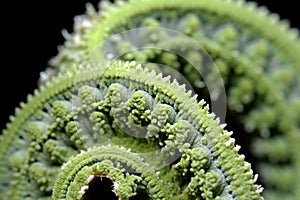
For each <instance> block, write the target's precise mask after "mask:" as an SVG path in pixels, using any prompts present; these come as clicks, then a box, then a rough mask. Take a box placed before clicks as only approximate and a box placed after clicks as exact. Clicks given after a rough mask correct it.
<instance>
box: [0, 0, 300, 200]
mask: <svg viewBox="0 0 300 200" xmlns="http://www.w3.org/2000/svg"><path fill="white" fill-rule="evenodd" d="M241 16H247V17H241ZM63 34H64V36H65V38H66V42H65V44H64V45H63V46H61V47H60V51H59V54H58V55H57V56H55V57H54V58H53V59H52V60H51V67H49V68H47V69H45V71H44V72H43V73H42V74H43V76H42V77H41V79H40V80H39V88H38V89H37V90H35V91H34V94H33V95H29V96H28V100H27V102H26V103H21V104H20V107H19V108H17V109H16V114H15V116H14V117H11V119H10V121H11V122H10V123H8V124H7V128H6V129H5V130H3V135H2V136H1V137H0V196H1V198H2V197H3V198H4V199H28V200H29V199H83V200H86V199H96V198H97V197H98V198H99V197H103V196H105V197H107V199H122V200H126V199H130V200H134V199H199V200H200V199H240V200H244V199H245V200H248V199H264V198H266V199H291V200H292V199H297V197H299V196H300V190H299V188H300V182H299V181H298V178H297V177H300V156H299V155H298V152H299V151H300V149H299V148H300V147H299V145H298V143H299V141H300V135H299V124H300V121H299V118H298V116H297V113H299V112H300V98H299V91H300V88H299V87H300V84H299V79H300V77H299V76H298V74H299V72H300V58H299V56H298V55H299V52H300V40H299V36H298V30H292V29H290V28H289V26H288V24H287V22H284V21H279V19H278V18H277V15H274V14H270V13H269V12H268V11H267V10H266V9H264V8H258V7H256V6H255V5H254V4H250V3H246V2H244V1H242V0H236V1H234V0H231V1H230V0H226V1H225V0H210V1H207V0H198V1H190V2H185V1H182V0H173V1H167V0H161V1H158V0H157V1H156V0H152V1H150V0H132V1H128V2H127V1H117V2H115V3H109V2H107V1H101V2H100V3H99V10H98V11H97V10H95V8H94V7H93V6H91V5H90V4H87V11H86V14H85V15H82V16H77V17H76V18H75V24H74V32H73V33H71V34H69V33H67V32H63ZM224 92H225V93H226V94H224ZM224 95H226V96H225V97H226V101H227V105H226V102H224V101H223V100H224V98H225V97H224ZM214 106H216V107H214ZM218 106H219V107H218ZM220 106H222V108H220ZM226 106H227V107H226ZM224 107H226V108H227V115H226V118H225V113H224V112H225V111H226V110H224ZM220 110H221V111H220ZM219 111H220V112H219ZM225 123H226V124H227V125H226V124H225ZM232 131H233V132H232ZM243 137H244V138H246V139H247V140H249V142H247V143H244V144H245V145H242V146H239V145H236V144H235V143H236V141H235V140H237V143H239V141H241V138H243ZM234 138H235V139H234ZM240 151H243V152H246V157H245V156H244V155H243V153H241V152H240ZM248 156H249V158H250V157H252V158H255V164H254V163H251V164H250V163H249V162H247V158H248ZM253 170H254V171H255V172H253ZM256 173H258V175H257V174H256ZM257 182H259V183H257Z"/></svg>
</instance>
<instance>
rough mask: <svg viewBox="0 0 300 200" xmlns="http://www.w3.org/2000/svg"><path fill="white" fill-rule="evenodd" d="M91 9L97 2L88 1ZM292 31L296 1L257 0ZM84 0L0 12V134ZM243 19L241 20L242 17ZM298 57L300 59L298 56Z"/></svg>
mask: <svg viewBox="0 0 300 200" xmlns="http://www.w3.org/2000/svg"><path fill="white" fill-rule="evenodd" d="M89 2H91V3H92V4H93V5H94V6H96V5H97V3H98V0H90V1H89ZM256 2H258V3H259V5H265V6H266V7H267V8H268V9H269V10H270V11H271V12H275V13H278V14H279V15H280V18H281V19H289V21H290V23H291V27H295V28H300V20H299V18H300V14H298V13H299V11H300V6H299V4H298V3H297V1H294V0H293V1H292V0H290V1H283V0H277V1H272V0H259V1H256ZM85 3H86V1H85V0H60V1H54V0H51V1H50V0H43V1H36V2H33V1H10V2H5V3H3V2H2V3H0V6H1V7H0V9H1V18H0V20H1V22H0V27H1V29H0V30H1V35H2V37H1V46H0V47H1V54H0V55H1V57H0V58H1V76H0V94H1V95H0V130H2V129H3V128H4V127H5V123H6V122H8V121H9V115H13V114H14V109H15V107H16V106H18V105H19V102H20V101H26V96H27V94H29V93H32V92H33V90H34V89H35V88H36V86H37V80H38V78H39V73H40V71H42V70H43V69H44V68H45V67H46V66H47V62H48V60H49V59H50V58H52V57H53V56H54V55H56V54H57V46H58V45H61V44H63V41H64V38H63V37H62V34H61V30H62V29H64V28H65V29H67V30H68V31H69V32H72V26H73V17H74V16H75V15H79V14H82V13H84V12H85ZM241 17H242V16H241ZM299 56H300V55H299Z"/></svg>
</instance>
